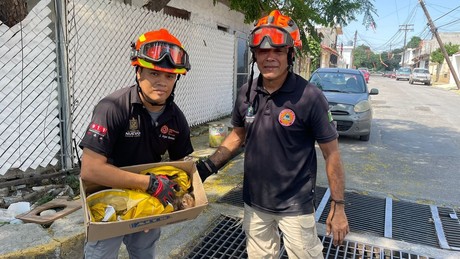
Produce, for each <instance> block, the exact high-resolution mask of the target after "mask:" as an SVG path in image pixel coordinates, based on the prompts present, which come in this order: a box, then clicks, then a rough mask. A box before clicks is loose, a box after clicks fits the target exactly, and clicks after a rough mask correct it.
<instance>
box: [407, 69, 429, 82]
mask: <svg viewBox="0 0 460 259" xmlns="http://www.w3.org/2000/svg"><path fill="white" fill-rule="evenodd" d="M415 82H420V83H424V84H425V85H431V74H430V71H429V70H428V69H426V68H414V70H412V73H411V74H410V78H409V84H413V83H415Z"/></svg>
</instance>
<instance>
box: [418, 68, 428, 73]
mask: <svg viewBox="0 0 460 259" xmlns="http://www.w3.org/2000/svg"><path fill="white" fill-rule="evenodd" d="M414 73H421V74H429V73H430V72H429V71H428V69H417V68H416V69H414Z"/></svg>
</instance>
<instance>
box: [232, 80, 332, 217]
mask: <svg viewBox="0 0 460 259" xmlns="http://www.w3.org/2000/svg"><path fill="white" fill-rule="evenodd" d="M254 81H255V82H254V83H253V86H252V88H251V95H250V100H251V102H252V103H253V107H254V115H255V116H254V120H253V122H248V121H246V120H245V116H246V112H247V110H248V103H247V102H246V90H247V87H248V86H247V84H246V85H244V86H243V87H241V89H240V91H239V93H238V97H237V101H236V103H235V107H234V110H233V113H232V124H233V126H235V127H245V129H246V142H245V156H244V184H243V200H244V202H245V203H246V204H248V205H249V206H252V207H254V208H256V209H259V210H262V211H264V212H268V213H277V214H284V215H300V214H306V213H313V211H314V209H313V198H314V186H315V184H316V170H317V161H316V151H315V141H317V142H319V143H326V142H329V141H332V140H334V139H336V138H337V137H338V134H337V131H336V130H335V128H334V125H333V123H331V121H330V120H329V116H328V109H329V105H328V102H327V100H326V98H325V97H324V95H323V93H322V92H321V90H319V89H318V88H317V87H316V86H314V85H312V84H309V83H308V81H306V80H305V79H303V78H302V77H300V76H298V75H296V74H293V73H289V74H288V76H287V79H286V81H285V82H284V84H283V85H282V87H281V88H280V89H278V90H277V91H275V92H273V93H272V94H269V93H268V92H267V91H266V90H264V88H263V86H262V78H261V77H260V78H258V79H255V80H254Z"/></svg>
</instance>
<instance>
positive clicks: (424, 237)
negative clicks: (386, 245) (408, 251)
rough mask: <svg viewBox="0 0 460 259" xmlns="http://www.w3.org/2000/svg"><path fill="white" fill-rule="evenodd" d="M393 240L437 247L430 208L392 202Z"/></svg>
mask: <svg viewBox="0 0 460 259" xmlns="http://www.w3.org/2000/svg"><path fill="white" fill-rule="evenodd" d="M392 231H393V237H392V238H393V239H395V240H401V241H406V242H412V243H415V244H423V245H429V246H434V247H439V245H438V238H437V234H436V230H435V227H434V224H433V217H432V214H431V209H430V206H428V205H422V204H417V203H411V202H406V201H393V229H392Z"/></svg>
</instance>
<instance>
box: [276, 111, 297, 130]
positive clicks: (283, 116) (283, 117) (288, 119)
mask: <svg viewBox="0 0 460 259" xmlns="http://www.w3.org/2000/svg"><path fill="white" fill-rule="evenodd" d="M294 121H295V113H294V111H293V110H291V109H284V110H282V111H281V112H280V114H279V116H278V122H279V123H280V124H281V125H283V126H286V127H289V126H291V125H292V124H294Z"/></svg>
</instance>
